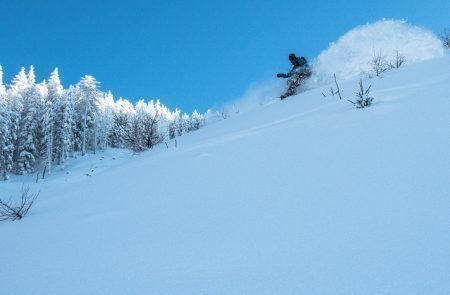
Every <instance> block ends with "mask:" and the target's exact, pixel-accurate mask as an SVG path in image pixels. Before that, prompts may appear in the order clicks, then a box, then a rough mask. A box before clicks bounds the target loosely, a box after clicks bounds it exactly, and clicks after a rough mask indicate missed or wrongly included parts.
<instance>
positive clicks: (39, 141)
mask: <svg viewBox="0 0 450 295" xmlns="http://www.w3.org/2000/svg"><path fill="white" fill-rule="evenodd" d="M207 115H208V114H207V113H205V114H200V113H198V112H197V111H194V112H193V113H192V114H191V115H188V114H187V113H182V112H181V111H180V110H178V109H175V110H170V109H169V108H168V107H167V106H165V105H163V104H162V103H161V102H160V101H159V100H156V101H155V100H150V101H148V102H146V101H144V100H140V101H138V102H137V103H135V104H133V103H131V102H130V101H129V100H126V99H122V98H119V99H118V100H114V97H113V95H112V93H111V92H103V91H101V90H100V83H99V82H98V81H97V80H96V79H95V78H94V77H93V76H89V75H86V76H84V77H83V78H82V79H81V80H80V81H79V82H78V83H77V84H76V85H74V86H70V87H68V88H67V89H64V87H63V85H62V84H61V81H60V78H59V74H58V69H55V70H54V71H53V73H52V74H51V76H50V78H49V79H48V81H45V80H44V81H43V82H41V83H37V82H36V76H35V72H34V68H33V67H32V66H31V67H30V69H29V70H28V72H27V71H26V70H25V68H22V69H21V70H20V72H19V73H18V74H17V75H16V76H15V77H14V78H13V80H12V81H11V83H10V84H8V85H4V84H3V70H2V68H1V66H0V152H1V153H0V173H1V177H2V179H4V180H7V179H8V174H10V173H14V174H27V173H32V172H34V171H35V170H36V169H37V167H40V168H41V169H42V170H43V171H44V172H43V173H49V172H50V171H51V169H52V165H59V166H62V167H63V165H64V162H65V161H66V159H67V158H68V157H74V156H76V155H78V154H80V155H85V154H86V153H88V152H91V153H95V152H96V151H98V150H105V149H106V148H107V147H116V148H130V149H133V150H135V151H142V150H145V149H151V148H152V147H153V146H155V145H156V144H158V143H161V142H163V141H165V140H168V139H174V138H175V137H177V136H180V135H182V134H184V133H188V132H191V131H194V130H197V129H199V128H200V126H202V124H204V122H205V120H206V119H207Z"/></svg>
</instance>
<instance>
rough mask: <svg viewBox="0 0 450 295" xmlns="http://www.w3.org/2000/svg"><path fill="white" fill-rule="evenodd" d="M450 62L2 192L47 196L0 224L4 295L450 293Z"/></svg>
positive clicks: (312, 97) (279, 107)
mask: <svg viewBox="0 0 450 295" xmlns="http://www.w3.org/2000/svg"><path fill="white" fill-rule="evenodd" d="M449 63H450V56H444V57H441V58H438V59H433V60H430V61H426V62H421V63H416V64H412V65H406V66H404V67H402V68H400V69H399V70H395V71H390V72H388V73H387V74H386V75H385V76H384V78H383V79H372V80H367V81H365V82H364V83H365V85H369V84H371V85H372V89H373V90H372V94H373V96H374V97H375V104H374V105H373V106H372V107H370V108H368V109H365V110H357V109H355V108H354V107H353V106H352V105H351V104H350V103H348V102H347V101H345V100H342V101H339V100H338V99H337V98H336V97H323V96H322V94H321V92H324V91H327V89H328V88H329V86H325V87H323V88H319V89H315V90H311V91H307V92H304V93H301V94H300V95H297V96H295V97H290V98H289V99H287V100H285V101H282V102H281V101H276V102H274V103H272V104H269V105H265V106H260V107H258V108H255V109H254V110H253V111H251V112H247V113H245V114H239V115H238V116H235V117H232V118H230V119H227V120H224V121H221V122H218V123H215V124H212V125H210V126H207V127H205V128H203V129H201V130H199V131H197V132H195V133H191V134H189V135H187V136H183V137H180V138H178V140H177V141H178V142H177V146H178V147H177V148H175V143H174V142H170V145H169V149H166V147H165V146H164V145H161V146H158V147H157V149H156V150H153V151H150V152H146V153H143V154H139V155H132V154H131V153H129V152H124V151H118V150H110V151H108V152H105V153H99V154H97V155H90V156H89V157H87V158H84V159H81V160H80V159H79V160H77V161H76V162H73V163H68V164H67V167H66V168H67V170H68V171H69V173H68V174H66V173H65V172H58V171H55V172H54V173H53V174H52V175H51V177H50V178H48V179H47V180H45V181H41V182H39V183H37V184H35V183H34V181H33V179H32V178H31V177H30V178H14V179H12V181H11V182H9V183H0V195H1V196H2V197H5V196H9V195H12V194H17V192H18V191H19V190H20V187H21V185H22V182H26V183H28V184H29V185H30V188H31V190H32V191H35V192H37V191H40V196H39V199H38V201H37V203H36V206H35V207H34V208H33V209H32V211H31V212H30V215H29V216H27V217H26V218H25V219H23V220H21V221H18V222H3V223H0V232H1V239H2V240H1V243H0V261H1V265H2V267H1V268H0V285H1V289H0V293H1V294H2V295H3V294H5V295H10V294H14V295H20V294H27V295H29V294H36V295H38V294H45V295H48V294H69V295H70V294H108V295H111V294H333V295H337V294H345V295H347V294H409V295H410V294H443V295H444V294H450V255H449V253H450V173H449V172H450V171H449V167H450V152H449V151H450V136H449V127H450V116H449V115H450V114H449V112H450V72H449V71H448V65H449ZM357 87H358V84H357V79H350V80H348V81H345V82H343V83H342V85H341V88H342V89H343V91H344V96H345V97H346V98H354V93H355V92H356V91H357ZM113 158H114V159H113ZM92 170H94V171H92ZM86 174H89V176H87V175H86Z"/></svg>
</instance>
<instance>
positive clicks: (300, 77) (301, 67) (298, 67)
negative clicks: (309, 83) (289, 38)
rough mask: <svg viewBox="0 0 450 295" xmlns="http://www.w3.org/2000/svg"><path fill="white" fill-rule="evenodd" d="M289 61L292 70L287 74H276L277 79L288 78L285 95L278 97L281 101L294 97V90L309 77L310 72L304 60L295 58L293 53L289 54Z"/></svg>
mask: <svg viewBox="0 0 450 295" xmlns="http://www.w3.org/2000/svg"><path fill="white" fill-rule="evenodd" d="M289 61H290V62H291V63H292V65H293V67H292V70H291V71H290V72H289V73H287V74H283V73H278V74H277V78H288V80H287V85H288V89H287V91H286V93H284V94H283V95H281V96H280V98H281V99H285V98H286V97H288V96H291V95H294V94H295V90H296V89H297V87H299V86H300V85H301V84H302V83H303V81H305V80H306V79H307V78H309V77H310V76H311V70H310V68H309V65H308V62H307V61H306V58H304V57H303V56H302V57H297V56H295V54H294V53H291V54H289Z"/></svg>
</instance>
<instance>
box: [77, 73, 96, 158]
mask: <svg viewBox="0 0 450 295" xmlns="http://www.w3.org/2000/svg"><path fill="white" fill-rule="evenodd" d="M98 88H99V82H97V80H95V78H94V77H92V76H89V75H86V76H84V77H83V78H82V79H81V81H80V82H79V83H78V85H77V89H78V101H77V112H78V119H77V120H78V122H77V125H78V127H79V128H80V132H79V133H80V135H81V155H82V156H84V155H85V154H86V151H87V149H88V148H89V147H90V148H91V149H92V151H93V152H94V153H95V152H96V150H97V123H96V119H97V115H98V100H99V97H100V92H99V89H98Z"/></svg>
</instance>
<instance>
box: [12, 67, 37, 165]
mask: <svg viewBox="0 0 450 295" xmlns="http://www.w3.org/2000/svg"><path fill="white" fill-rule="evenodd" d="M35 79H36V78H35V75H34V68H33V67H31V68H30V71H29V73H28V76H27V86H26V88H25V91H24V92H23V93H22V95H21V98H22V104H23V109H22V114H21V118H20V119H21V120H20V125H19V126H20V127H19V133H18V137H17V144H16V165H17V173H18V174H25V173H32V172H33V171H34V165H35V162H36V151H37V149H36V140H37V138H36V131H37V127H38V111H39V110H38V100H39V93H38V91H37V89H36V85H35Z"/></svg>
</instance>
